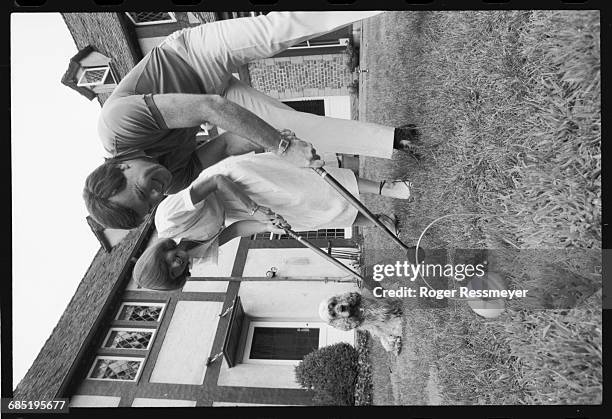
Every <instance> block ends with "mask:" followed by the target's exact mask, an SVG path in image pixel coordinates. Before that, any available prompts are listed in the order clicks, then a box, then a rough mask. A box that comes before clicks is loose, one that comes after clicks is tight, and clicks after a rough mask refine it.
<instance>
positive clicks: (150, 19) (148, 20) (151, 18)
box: [125, 12, 176, 26]
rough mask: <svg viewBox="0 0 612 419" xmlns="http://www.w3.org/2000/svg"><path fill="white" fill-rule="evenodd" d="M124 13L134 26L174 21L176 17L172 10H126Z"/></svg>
mask: <svg viewBox="0 0 612 419" xmlns="http://www.w3.org/2000/svg"><path fill="white" fill-rule="evenodd" d="M125 14H126V15H127V16H128V17H129V18H130V20H131V21H132V23H133V24H134V25H136V26H145V25H157V24H160V23H172V22H176V17H175V16H174V13H172V12H126V13H125Z"/></svg>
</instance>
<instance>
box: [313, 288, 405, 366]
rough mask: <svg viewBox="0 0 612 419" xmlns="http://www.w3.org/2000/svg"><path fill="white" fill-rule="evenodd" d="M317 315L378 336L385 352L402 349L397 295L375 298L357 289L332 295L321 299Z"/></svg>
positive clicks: (400, 312) (344, 326)
mask: <svg viewBox="0 0 612 419" xmlns="http://www.w3.org/2000/svg"><path fill="white" fill-rule="evenodd" d="M319 316H321V318H322V319H323V320H325V321H326V322H327V323H328V324H329V325H330V326H333V327H335V328H336V329H341V330H351V329H357V328H358V329H360V330H367V331H368V332H370V333H371V334H372V336H377V337H379V338H380V343H381V344H382V346H383V347H384V348H385V350H387V351H388V352H393V353H395V354H396V355H398V354H399V353H400V351H401V349H402V304H401V300H400V299H399V298H384V299H383V298H374V297H368V296H365V295H362V294H360V293H358V292H347V293H345V294H340V295H334V296H333V297H330V298H328V299H326V300H323V301H321V304H320V305H319Z"/></svg>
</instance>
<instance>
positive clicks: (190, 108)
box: [153, 93, 323, 167]
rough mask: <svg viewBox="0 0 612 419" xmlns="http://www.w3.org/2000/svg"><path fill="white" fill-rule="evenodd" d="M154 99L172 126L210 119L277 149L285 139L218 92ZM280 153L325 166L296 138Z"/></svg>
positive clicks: (298, 162)
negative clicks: (217, 93)
mask: <svg viewBox="0 0 612 419" xmlns="http://www.w3.org/2000/svg"><path fill="white" fill-rule="evenodd" d="M153 99H154V101H155V105H156V106H157V108H158V109H159V112H160V114H161V116H162V118H163V119H164V122H165V123H166V126H167V127H168V128H170V129H173V128H186V127H195V126H198V125H200V124H203V123H204V122H207V121H208V122H210V123H211V124H214V125H217V126H219V127H220V128H223V129H224V130H226V131H230V132H232V133H234V134H236V135H239V136H240V137H243V138H246V139H247V140H249V141H252V142H253V143H255V144H257V145H258V146H260V147H263V148H264V149H266V150H269V151H274V152H278V151H279V144H280V141H281V139H283V138H284V137H283V135H281V134H280V133H279V131H278V130H276V129H275V128H274V127H273V126H272V125H270V124H268V123H267V122H266V121H264V120H263V119H261V118H259V117H258V116H257V115H255V114H254V113H253V112H251V111H249V110H247V109H245V108H243V107H242V106H240V105H238V104H236V103H234V102H231V101H229V100H227V99H225V98H223V97H221V96H219V95H206V94H204V95H196V94H184V93H171V94H158V95H155V96H154V97H153ZM279 155H280V156H281V157H282V158H284V159H287V161H289V162H291V163H293V164H295V165H296V166H298V167H308V166H310V167H321V166H323V162H322V161H321V160H320V159H319V156H318V155H317V154H316V151H315V149H314V148H313V147H312V145H311V144H309V143H306V142H305V141H301V140H299V139H296V138H294V137H293V138H290V139H289V147H288V148H287V149H286V151H285V152H284V153H279Z"/></svg>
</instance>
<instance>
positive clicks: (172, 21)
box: [125, 12, 177, 26]
mask: <svg viewBox="0 0 612 419" xmlns="http://www.w3.org/2000/svg"><path fill="white" fill-rule="evenodd" d="M130 13H138V12H125V14H126V15H127V17H128V19H130V22H132V23H133V24H134V26H149V25H159V24H164V23H174V22H176V21H177V20H176V15H175V14H174V12H163V13H168V14H169V15H170V19H166V20H155V21H153V22H136V21H135V20H134V18H133V17H132V15H130Z"/></svg>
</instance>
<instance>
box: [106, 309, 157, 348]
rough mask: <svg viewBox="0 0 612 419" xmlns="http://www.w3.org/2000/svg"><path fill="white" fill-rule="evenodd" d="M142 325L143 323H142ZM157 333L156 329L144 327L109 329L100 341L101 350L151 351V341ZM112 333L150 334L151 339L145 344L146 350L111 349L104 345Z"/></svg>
mask: <svg viewBox="0 0 612 419" xmlns="http://www.w3.org/2000/svg"><path fill="white" fill-rule="evenodd" d="M160 318H161V313H160ZM143 323H144V322H143ZM156 331H157V329H153V328H150V329H149V328H146V327H111V328H110V330H109V331H108V333H107V334H106V337H105V338H104V340H103V341H102V348H103V349H110V350H113V351H126V350H129V351H132V350H134V351H148V350H149V349H151V346H152V345H153V339H155V332H156ZM113 332H150V333H151V339H149V343H148V344H147V347H146V348H112V347H110V346H106V343H107V342H108V338H110V335H111V333H113Z"/></svg>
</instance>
